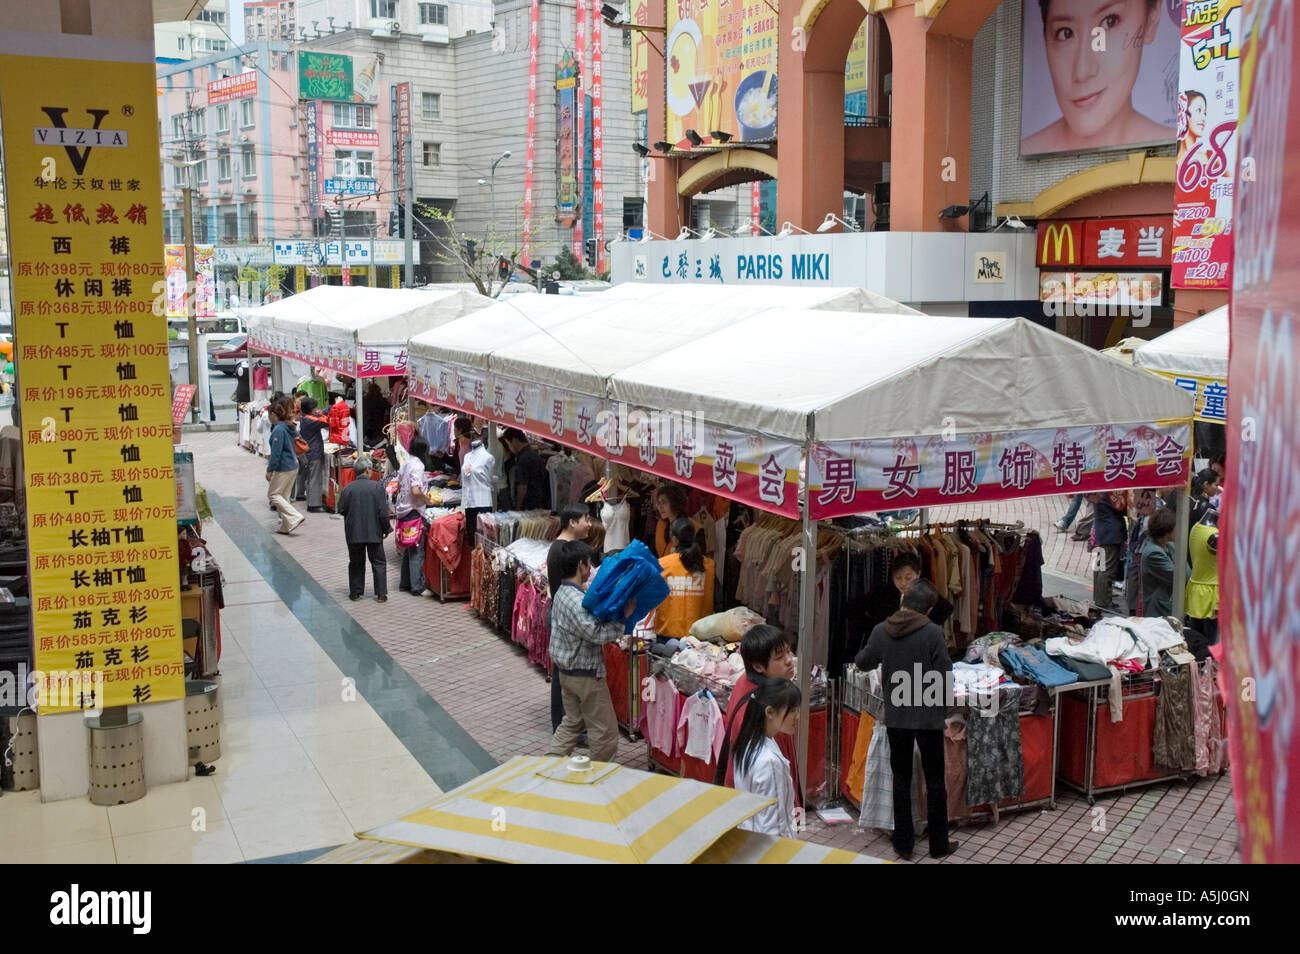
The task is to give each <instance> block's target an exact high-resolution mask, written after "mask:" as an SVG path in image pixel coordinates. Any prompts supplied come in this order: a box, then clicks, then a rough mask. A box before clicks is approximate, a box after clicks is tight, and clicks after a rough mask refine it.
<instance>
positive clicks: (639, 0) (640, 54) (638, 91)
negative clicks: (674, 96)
mask: <svg viewBox="0 0 1300 954" xmlns="http://www.w3.org/2000/svg"><path fill="white" fill-rule="evenodd" d="M579 6H581V4H579ZM632 22H633V23H636V24H641V25H645V24H647V23H649V22H650V3H649V0H636V2H635V13H633V16H632ZM655 55H656V56H657V55H658V53H657V52H656V54H655ZM649 94H650V41H649V40H648V39H646V35H645V33H643V32H642V31H640V30H635V31H633V33H632V115H634V116H635V115H636V114H637V113H644V112H646V110H647V109H649V105H650V104H649Z"/></svg>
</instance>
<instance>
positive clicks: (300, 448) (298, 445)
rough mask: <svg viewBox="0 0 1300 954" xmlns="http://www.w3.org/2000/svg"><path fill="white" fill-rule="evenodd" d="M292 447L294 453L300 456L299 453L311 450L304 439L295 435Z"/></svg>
mask: <svg viewBox="0 0 1300 954" xmlns="http://www.w3.org/2000/svg"><path fill="white" fill-rule="evenodd" d="M293 449H294V452H295V453H296V454H298V455H299V456H301V455H303V454H305V453H307V452H308V451H309V450H311V445H310V444H308V443H307V442H306V441H305V440H303V439H302V438H301V437H295V438H294V439H293Z"/></svg>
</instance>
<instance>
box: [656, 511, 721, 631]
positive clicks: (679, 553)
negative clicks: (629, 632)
mask: <svg viewBox="0 0 1300 954" xmlns="http://www.w3.org/2000/svg"><path fill="white" fill-rule="evenodd" d="M668 537H669V540H670V542H671V544H672V552H671V553H669V554H668V555H667V556H664V557H660V559H659V565H660V566H661V567H663V574H664V579H665V580H667V581H668V588H669V589H668V599H666V600H664V601H663V603H662V604H661V605H660V606H659V608H658V609H657V610H656V611H655V617H654V630H655V632H656V633H658V634H659V635H660V636H666V637H669V638H670V639H684V638H685V637H687V636H689V635H690V631H691V624H692V623H694V622H695V621H696V620H701V619H703V618H704V617H706V616H712V615H713V579H714V564H713V561H712V560H710V559H709V558H708V557H706V556H705V555H704V551H703V550H702V549H701V548H700V544H699V543H698V542H697V540H696V532H695V524H693V523H691V521H690V520H688V519H687V518H686V517H679V518H678V519H676V520H674V521H673V523H672V527H671V528H670V529H669V531H668Z"/></svg>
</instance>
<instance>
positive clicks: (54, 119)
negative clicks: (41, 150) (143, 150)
mask: <svg viewBox="0 0 1300 954" xmlns="http://www.w3.org/2000/svg"><path fill="white" fill-rule="evenodd" d="M67 111H68V107H66V106H42V107H41V112H43V113H44V114H45V115H46V116H49V117H50V122H51V123H53V124H54V125H52V126H37V127H35V142H36V145H38V146H62V147H63V149H64V151H65V152H66V153H67V154H68V159H69V160H71V162H72V168H73V169H75V170H76V172H77V175H81V174H82V173H84V172H85V171H86V163H87V162H89V161H90V150H91V149H92V148H94V147H95V146H106V147H108V148H109V149H125V148H126V147H127V138H126V130H125V129H100V128H99V127H100V124H101V123H103V121H104V117H105V116H107V115H108V110H107V109H87V110H86V115H88V116H89V117H90V120H91V122H92V123H93V124H94V125H93V126H91V127H90V128H89V129H84V128H81V129H74V128H69V126H68V124H67V121H66V119H65V118H64V115H65V114H66V113H67ZM79 146H81V147H84V148H80V149H79V148H77V147H79Z"/></svg>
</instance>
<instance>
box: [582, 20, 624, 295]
mask: <svg viewBox="0 0 1300 954" xmlns="http://www.w3.org/2000/svg"><path fill="white" fill-rule="evenodd" d="M579 2H581V0H579ZM603 7H604V3H603V0H591V211H592V217H591V237H592V238H593V239H595V240H596V274H597V275H602V274H604V272H605V120H604V118H603V115H602V111H603V110H604V102H605V100H604V92H603V90H602V89H601V86H602V81H601V76H600V74H601V68H602V63H603V62H604V35H605V32H604V31H605V28H604V23H605V21H604V18H603V17H602V16H601V9H602V8H603ZM619 231H620V232H622V228H621V227H620V229H619Z"/></svg>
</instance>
